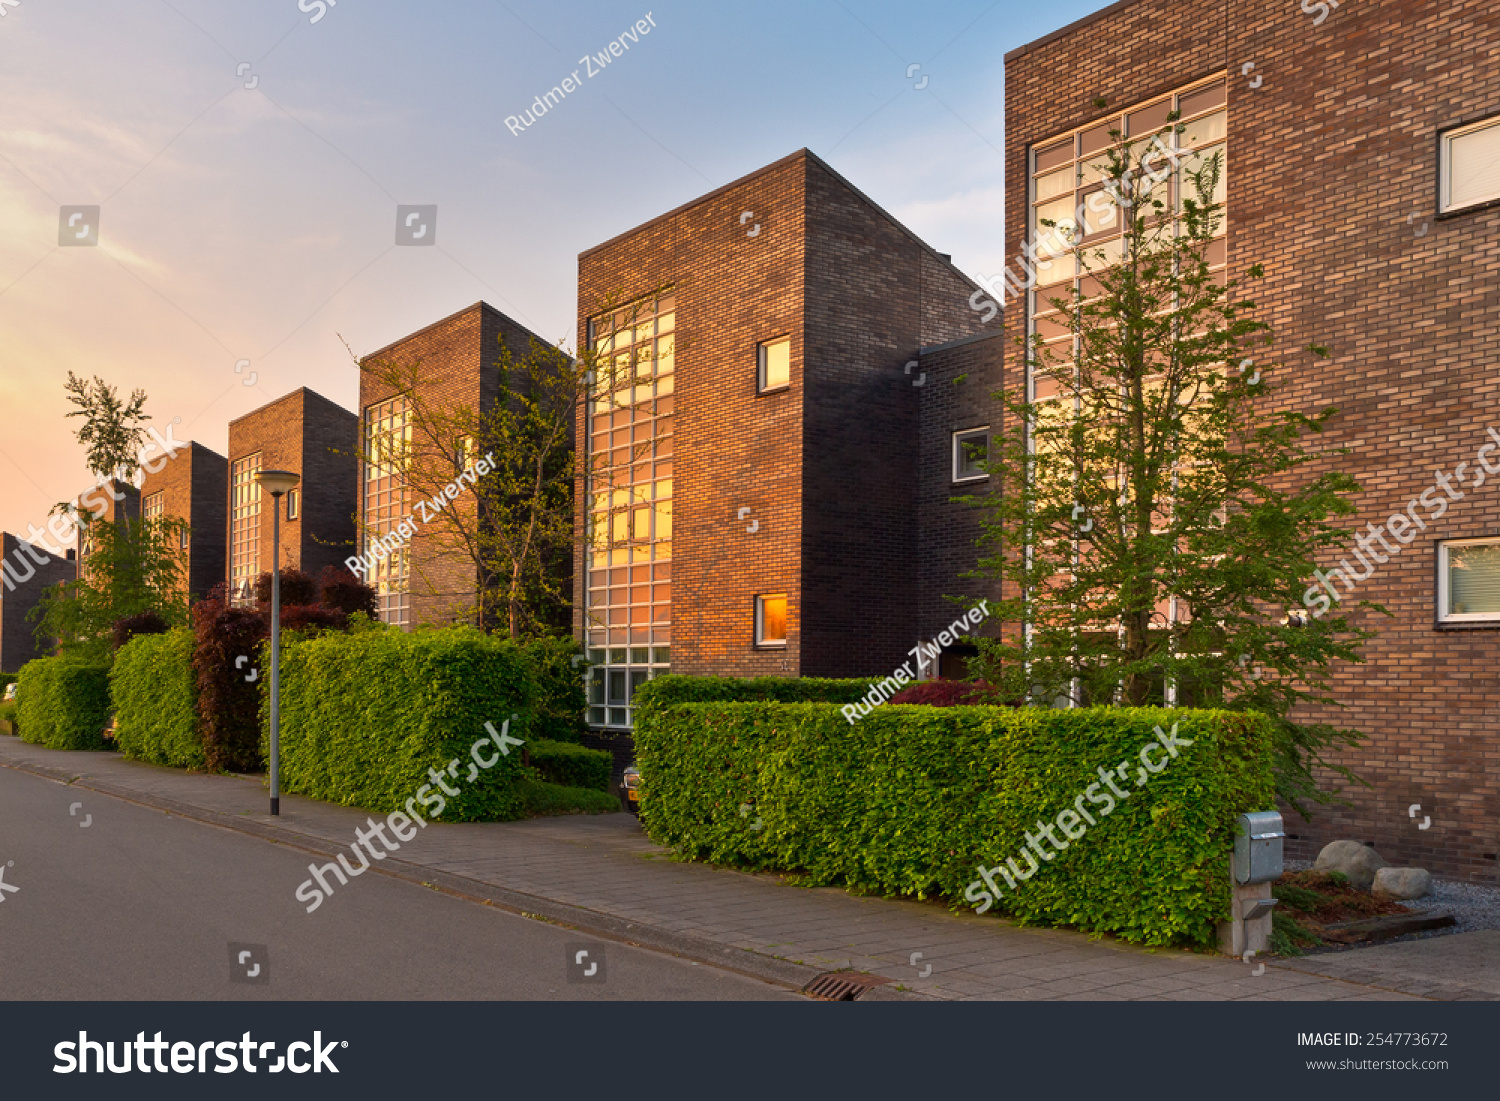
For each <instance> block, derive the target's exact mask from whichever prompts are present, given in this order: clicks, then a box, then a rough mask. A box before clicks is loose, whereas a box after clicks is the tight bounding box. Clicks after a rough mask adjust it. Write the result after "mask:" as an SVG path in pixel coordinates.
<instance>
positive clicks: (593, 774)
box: [526, 738, 614, 791]
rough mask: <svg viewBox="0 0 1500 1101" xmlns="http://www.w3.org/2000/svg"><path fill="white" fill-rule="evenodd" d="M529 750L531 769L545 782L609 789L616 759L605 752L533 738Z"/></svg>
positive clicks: (596, 789) (569, 743)
mask: <svg viewBox="0 0 1500 1101" xmlns="http://www.w3.org/2000/svg"><path fill="white" fill-rule="evenodd" d="M526 750H527V752H528V753H529V754H530V759H531V767H532V768H534V769H536V771H537V773H538V774H539V775H540V776H541V778H542V779H543V780H550V781H551V782H552V783H554V784H562V785H563V786H564V787H573V788H590V789H592V790H594V791H608V790H609V774H610V771H611V769H612V768H613V766H614V760H613V758H611V757H610V755H609V754H608V753H605V752H604V751H603V750H602V749H589V748H587V747H585V746H581V745H573V744H572V743H571V742H554V741H549V740H547V739H545V738H532V739H531V740H529V741H528V742H527V743H526Z"/></svg>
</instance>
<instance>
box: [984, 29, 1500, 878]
mask: <svg viewBox="0 0 1500 1101" xmlns="http://www.w3.org/2000/svg"><path fill="white" fill-rule="evenodd" d="M1248 62H1253V64H1254V69H1253V72H1252V74H1251V75H1249V76H1246V75H1242V73H1241V69H1242V66H1243V65H1244V64H1246V63H1248ZM1218 72H1225V73H1227V74H1228V87H1229V124H1228V125H1229V146H1228V148H1229V154H1228V165H1227V178H1228V196H1229V197H1228V204H1227V205H1228V219H1229V264H1230V269H1231V271H1232V272H1234V273H1242V272H1243V271H1244V270H1245V269H1246V268H1247V267H1249V266H1250V265H1251V264H1254V263H1260V264H1263V265H1265V270H1266V277H1265V279H1264V280H1262V281H1261V282H1260V284H1259V285H1258V286H1257V287H1256V288H1255V291H1254V298H1255V299H1256V301H1257V302H1258V303H1259V306H1260V309H1259V311H1258V312H1259V314H1260V315H1261V316H1262V318H1263V319H1264V320H1267V321H1269V322H1271V323H1272V324H1273V325H1274V327H1275V330H1276V333H1277V351H1278V353H1279V358H1280V359H1281V360H1282V361H1283V362H1284V363H1285V365H1286V366H1285V368H1284V369H1283V370H1282V371H1281V372H1280V375H1281V378H1280V381H1284V382H1285V383H1286V387H1285V389H1282V390H1281V391H1279V392H1278V393H1277V394H1276V396H1275V398H1274V401H1275V402H1276V403H1277V404H1278V405H1279V406H1280V407H1284V408H1290V409H1298V410H1302V411H1305V412H1313V411H1316V410H1319V409H1322V408H1324V407H1326V406H1337V407H1338V408H1339V410H1340V412H1339V415H1338V416H1337V418H1336V419H1335V420H1334V421H1333V422H1332V424H1331V426H1330V429H1329V431H1328V432H1326V433H1325V439H1324V440H1323V441H1322V442H1321V443H1320V444H1319V446H1320V447H1326V448H1328V449H1330V450H1331V449H1333V448H1336V447H1348V448H1350V449H1351V451H1350V453H1349V454H1347V455H1343V456H1338V457H1334V458H1331V459H1330V460H1329V461H1328V463H1327V465H1326V466H1324V467H1323V469H1333V468H1341V469H1343V470H1346V471H1348V472H1349V473H1350V474H1352V475H1353V476H1354V477H1355V478H1356V479H1357V480H1358V481H1359V483H1360V484H1361V486H1362V487H1363V491H1362V492H1361V493H1360V494H1359V496H1358V497H1357V499H1356V502H1355V503H1356V504H1357V506H1358V515H1357V517H1356V518H1354V520H1353V521H1352V522H1351V523H1350V525H1349V526H1351V527H1353V528H1355V529H1356V530H1357V531H1363V530H1364V527H1365V524H1366V523H1367V522H1373V523H1376V524H1379V523H1381V522H1383V521H1384V519H1385V518H1386V517H1388V516H1390V515H1391V514H1392V513H1394V512H1396V511H1399V510H1402V509H1404V508H1405V507H1406V505H1407V502H1408V501H1410V500H1412V499H1413V498H1416V497H1418V496H1419V495H1421V494H1422V493H1424V492H1425V491H1427V490H1428V489H1429V488H1431V487H1432V486H1433V485H1434V484H1435V474H1436V473H1437V472H1439V471H1442V472H1448V471H1452V470H1454V469H1455V468H1456V467H1457V465H1458V464H1459V463H1461V462H1465V461H1467V462H1469V463H1470V464H1471V465H1472V464H1473V463H1474V462H1475V455H1476V452H1477V450H1478V448H1479V447H1480V446H1481V445H1482V444H1483V443H1484V442H1485V440H1486V429H1487V428H1488V427H1492V426H1495V427H1500V375H1497V374H1496V372H1495V367H1494V364H1495V361H1496V359H1497V353H1500V325H1497V324H1496V322H1497V319H1500V279H1497V278H1496V275H1497V272H1500V209H1497V208H1496V207H1495V206H1494V205H1493V204H1492V205H1490V206H1489V207H1487V208H1478V209H1474V210H1470V211H1467V212H1461V213H1458V214H1455V215H1452V216H1439V215H1438V214H1437V213H1436V210H1437V187H1438V180H1437V147H1438V138H1437V134H1438V131H1439V130H1440V129H1444V128H1447V127H1451V126H1454V125H1459V124H1463V123H1468V122H1472V121H1475V120H1477V119H1480V118H1483V117H1485V116H1487V115H1491V114H1493V113H1495V111H1496V110H1497V108H1500V4H1497V3H1496V2H1495V0H1453V2H1451V3H1445V4H1417V3H1412V2H1401V0H1370V2H1366V3H1359V4H1345V5H1343V6H1342V7H1339V8H1337V9H1336V10H1333V11H1332V12H1331V14H1330V15H1329V17H1328V19H1327V20H1326V22H1324V23H1322V24H1321V25H1315V24H1314V22H1313V14H1312V13H1308V12H1306V11H1304V10H1301V9H1299V7H1298V6H1297V5H1296V4H1294V3H1284V2H1280V0H1277V2H1271V0H1228V2H1226V0H1133V2H1129V3H1124V4H1116V5H1114V6H1112V7H1110V8H1107V9H1105V10H1104V11H1102V12H1100V13H1098V14H1096V15H1095V16H1092V17H1090V18H1089V19H1087V20H1084V21H1082V22H1080V23H1078V24H1075V25H1074V26H1073V27H1069V28H1065V29H1064V30H1062V31H1060V32H1058V33H1057V34H1055V35H1052V36H1049V38H1047V39H1043V40H1041V41H1040V42H1037V43H1033V44H1031V45H1030V46H1027V47H1023V48H1022V49H1020V50H1017V51H1015V52H1013V53H1012V54H1010V55H1009V56H1008V57H1007V58H1006V74H1005V76H1006V88H1005V102H1006V198H1005V208H1006V223H1007V225H1006V238H1007V255H1011V256H1013V255H1015V254H1016V252H1017V250H1018V247H1019V245H1020V243H1021V241H1022V240H1023V239H1024V237H1025V233H1026V225H1025V220H1024V219H1025V211H1026V203H1027V162H1026V157H1027V150H1028V147H1030V146H1031V145H1032V144H1033V143H1037V142H1041V141H1045V140H1046V139H1048V138H1050V137H1052V136H1054V135H1056V134H1058V133H1061V132H1063V131H1066V130H1069V129H1071V128H1073V127H1075V126H1081V125H1085V124H1087V123H1089V122H1091V121H1092V120H1094V119H1095V118H1098V117H1099V116H1100V115H1101V114H1102V113H1103V112H1101V111H1099V110H1098V109H1096V108H1095V107H1094V106H1093V105H1092V101H1093V100H1094V99H1095V97H1099V96H1104V97H1107V98H1108V100H1109V105H1110V107H1111V108H1112V109H1113V108H1118V107H1122V106H1123V107H1128V106H1129V105H1131V104H1132V103H1136V102H1140V101H1142V100H1144V99H1147V98H1149V97H1151V96H1153V95H1155V94H1158V93H1161V92H1165V91H1168V90H1171V89H1173V88H1176V87H1180V86H1182V85H1184V84H1187V83H1189V82H1191V81H1193V80H1196V79H1198V78H1202V77H1207V76H1210V75H1212V74H1215V73H1218ZM1257 79H1258V85H1257V86H1252V84H1254V83H1256V81H1257ZM1009 313H1010V315H1011V316H1010V317H1009V319H1008V321H1007V327H1008V328H1009V329H1010V331H1011V335H1012V336H1015V335H1017V334H1018V333H1019V332H1021V331H1022V329H1021V326H1022V325H1023V323H1024V318H1023V316H1022V315H1023V313H1024V311H1023V310H1020V309H1015V310H1012V311H1009ZM1313 342H1317V343H1321V344H1326V345H1328V346H1329V347H1330V348H1331V350H1332V358H1331V359H1329V360H1316V359H1313V358H1311V357H1309V356H1308V355H1307V354H1305V353H1304V352H1302V351H1300V349H1303V348H1305V347H1306V345H1308V344H1309V343H1313ZM1496 488H1497V487H1496V486H1495V485H1494V479H1491V482H1490V484H1489V485H1487V486H1485V487H1483V488H1479V487H1473V486H1472V482H1471V489H1470V491H1468V492H1466V494H1465V498H1464V499H1463V500H1461V501H1454V502H1453V503H1452V507H1451V508H1449V509H1448V511H1447V513H1446V514H1445V515H1444V516H1442V517H1441V518H1440V519H1429V520H1428V522H1427V529H1426V530H1425V531H1422V532H1420V533H1419V537H1418V538H1417V540H1416V541H1415V542H1413V543H1412V544H1411V545H1409V546H1407V547H1406V548H1405V550H1404V553H1402V554H1400V555H1399V557H1395V556H1392V557H1391V558H1390V561H1389V562H1387V563H1385V564H1382V565H1379V566H1378V567H1377V569H1376V572H1375V573H1374V575H1373V576H1371V577H1370V578H1369V579H1368V580H1366V581H1364V582H1363V583H1361V584H1360V585H1359V587H1358V589H1357V591H1356V592H1355V594H1353V595H1352V596H1351V597H1349V598H1347V599H1348V603H1349V605H1350V610H1351V612H1352V618H1353V620H1354V622H1356V623H1358V624H1360V625H1363V626H1368V627H1371V628H1374V629H1375V630H1377V631H1379V637H1378V638H1377V639H1376V640H1374V641H1373V642H1372V643H1371V644H1369V645H1368V646H1367V647H1366V650H1365V654H1366V656H1367V659H1368V660H1367V663H1366V664H1364V665H1362V666H1353V667H1349V668H1345V669H1342V670H1341V671H1340V672H1339V674H1338V676H1337V679H1336V682H1335V684H1334V687H1333V691H1332V693H1331V694H1332V695H1333V696H1334V697H1335V698H1337V699H1339V700H1340V701H1341V702H1343V703H1344V704H1345V705H1346V707H1345V708H1344V709H1342V710H1337V711H1335V710H1326V711H1309V712H1308V713H1307V714H1306V716H1305V717H1306V718H1309V719H1322V720H1326V721H1329V722H1333V723H1336V724H1338V725H1340V726H1347V727H1352V728H1355V729H1359V730H1362V731H1364V732H1365V733H1366V734H1368V735H1369V736H1370V741H1369V743H1368V744H1367V745H1366V746H1365V747H1363V748H1361V749H1359V750H1355V751H1352V752H1348V753H1345V754H1343V755H1342V757H1341V760H1342V761H1343V762H1344V763H1346V764H1348V765H1349V766H1351V767H1352V768H1353V769H1354V770H1355V771H1356V772H1357V773H1358V774H1359V775H1361V776H1362V777H1364V778H1365V779H1367V780H1368V781H1369V782H1370V783H1371V784H1373V790H1364V789H1354V790H1353V791H1351V792H1350V793H1349V794H1350V795H1351V797H1352V799H1353V802H1354V807H1353V809H1352V810H1348V811H1343V810H1338V811H1333V812H1321V813H1319V814H1318V815H1317V819H1316V821H1315V822H1314V823H1313V824H1312V825H1306V824H1304V823H1302V821H1301V820H1300V819H1299V818H1296V817H1289V819H1288V821H1289V829H1290V831H1291V832H1292V833H1293V834H1295V835H1298V837H1297V840H1296V841H1295V842H1294V843H1293V844H1292V846H1291V849H1290V852H1291V855H1295V856H1308V855H1310V854H1312V853H1314V852H1316V850H1317V848H1318V847H1319V846H1320V845H1321V844H1323V843H1325V842H1326V841H1328V840H1330V839H1332V838H1337V837H1349V838H1355V839H1358V840H1363V841H1372V842H1374V843H1375V844H1376V845H1377V847H1379V849H1380V850H1381V852H1382V853H1383V854H1384V855H1385V856H1386V857H1387V858H1388V859H1390V860H1392V861H1394V862H1397V863H1402V864H1406V863H1410V864H1421V865H1423V866H1426V867H1429V868H1432V869H1434V870H1438V871H1442V872H1446V873H1449V874H1457V875H1462V876H1466V877H1471V878H1477V879H1489V880H1494V879H1495V878H1497V872H1500V864H1497V860H1496V855H1497V853H1500V753H1497V750H1496V746H1497V740H1500V629H1497V628H1496V627H1493V626H1492V627H1484V628H1478V629H1474V628H1471V629H1467V630H1444V629H1440V628H1438V627H1436V626H1435V622H1436V607H1435V605H1436V592H1435V576H1436V541H1437V540H1440V539H1450V538H1461V537H1480V536H1495V535H1497V534H1500V493H1497V492H1496ZM1351 552H1352V548H1351ZM1350 556H1351V557H1352V553H1351V555H1350ZM1332 564H1334V563H1332V562H1329V563H1324V568H1325V569H1326V568H1327V567H1328V566H1330V565H1332ZM1310 580H1311V579H1310ZM1360 599H1366V600H1372V601H1376V602H1379V603H1381V604H1383V605H1385V607H1386V608H1388V609H1390V611H1391V612H1392V613H1393V617H1391V618H1387V617H1384V616H1379V615H1376V614H1373V613H1366V612H1361V611H1358V610H1354V609H1353V608H1352V603H1353V602H1354V601H1356V600H1360ZM1412 804H1421V808H1422V809H1421V811H1420V812H1419V814H1418V820H1420V818H1421V817H1423V816H1429V815H1430V816H1431V819H1432V824H1431V828H1430V829H1428V830H1425V831H1419V829H1418V827H1417V821H1414V820H1413V819H1412V818H1410V817H1409V816H1408V808H1409V807H1410V806H1411V805H1412Z"/></svg>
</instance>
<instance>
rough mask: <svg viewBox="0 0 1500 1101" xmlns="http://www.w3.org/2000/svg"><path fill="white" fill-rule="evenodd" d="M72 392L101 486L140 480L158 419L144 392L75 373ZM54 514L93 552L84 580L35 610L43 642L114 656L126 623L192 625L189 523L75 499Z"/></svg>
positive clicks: (56, 591) (56, 590) (54, 592)
mask: <svg viewBox="0 0 1500 1101" xmlns="http://www.w3.org/2000/svg"><path fill="white" fill-rule="evenodd" d="M65 389H66V392H67V395H68V400H69V402H71V403H72V404H73V405H74V406H75V407H76V408H74V409H73V411H72V412H70V413H68V416H69V417H81V418H83V423H82V425H81V426H80V427H79V428H78V430H77V432H76V433H75V435H76V437H77V439H78V442H79V443H81V444H82V445H83V446H84V448H85V454H86V458H87V462H88V467H89V471H90V473H92V474H93V475H94V476H95V478H96V479H97V480H98V482H99V484H100V485H103V484H105V483H106V482H108V481H110V480H113V479H118V480H125V481H129V480H134V478H135V475H136V474H137V473H138V467H137V463H138V461H139V456H140V454H141V452H142V448H143V445H144V444H145V439H146V429H145V427H144V425H145V422H146V421H148V420H150V416H149V415H148V414H147V413H146V412H145V404H146V395H145V393H144V391H141V390H136V391H134V392H133V393H132V394H131V395H130V397H129V398H128V399H126V398H122V397H121V396H120V395H119V393H118V391H117V390H116V389H115V388H114V387H113V386H110V385H108V384H107V383H105V382H104V380H103V379H100V378H98V377H95V378H94V379H93V380H92V381H86V380H84V379H82V378H79V377H78V376H77V375H74V374H73V373H72V372H71V371H70V372H68V381H67V384H66V386H65ZM53 511H54V512H61V513H63V514H65V515H67V516H68V517H69V519H71V520H72V521H73V522H74V523H75V524H76V525H77V526H78V528H79V531H80V532H81V534H82V536H83V539H82V542H83V545H84V547H85V548H86V553H85V561H84V562H83V563H81V568H80V570H79V577H78V579H77V580H76V581H70V582H67V583H65V584H62V585H56V586H53V587H51V588H49V589H48V590H46V592H45V593H44V594H43V596H42V598H41V600H40V601H39V602H38V604H37V606H36V607H35V608H33V609H32V611H31V613H30V619H31V620H32V622H33V623H35V624H36V627H35V632H36V637H37V640H38V643H39V644H40V645H42V646H44V647H46V646H49V645H53V644H55V645H56V647H57V649H58V652H60V653H69V654H78V655H80V656H85V657H91V658H99V659H106V658H107V657H108V654H109V652H110V649H111V646H112V641H113V631H114V624H115V623H116V622H117V621H119V620H122V619H127V618H130V617H135V616H144V615H156V616H159V617H160V618H161V619H162V620H163V621H165V622H166V623H167V624H169V625H171V626H180V625H185V624H186V623H187V606H188V600H187V595H186V586H185V584H184V578H185V576H186V568H187V554H186V552H185V551H184V550H183V549H182V546H183V542H184V540H183V539H182V535H183V533H184V532H185V531H186V530H187V525H186V524H185V523H184V522H183V521H182V520H179V519H176V518H173V517H157V518H154V519H146V518H144V517H134V516H120V517H117V518H115V519H113V520H110V519H106V518H105V517H104V516H103V514H102V510H99V511H90V510H88V509H79V508H78V507H77V504H75V503H62V504H58V505H56V506H55V507H54V509H53Z"/></svg>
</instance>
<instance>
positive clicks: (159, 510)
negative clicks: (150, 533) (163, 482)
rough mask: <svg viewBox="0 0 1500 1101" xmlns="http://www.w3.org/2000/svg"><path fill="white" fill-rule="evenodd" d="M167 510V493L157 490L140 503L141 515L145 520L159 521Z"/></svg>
mask: <svg viewBox="0 0 1500 1101" xmlns="http://www.w3.org/2000/svg"><path fill="white" fill-rule="evenodd" d="M166 510H167V491H166V490H159V491H158V492H156V493H153V494H151V496H149V497H147V498H146V499H145V500H144V501H142V502H141V515H142V516H143V517H145V518H146V519H147V520H160V519H161V518H162V516H164V515H165V514H166Z"/></svg>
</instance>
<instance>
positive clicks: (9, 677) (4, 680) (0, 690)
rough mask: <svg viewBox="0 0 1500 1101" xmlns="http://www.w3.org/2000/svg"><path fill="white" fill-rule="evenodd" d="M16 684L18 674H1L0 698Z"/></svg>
mask: <svg viewBox="0 0 1500 1101" xmlns="http://www.w3.org/2000/svg"><path fill="white" fill-rule="evenodd" d="M15 682H16V674H14V673H0V696H3V695H4V694H5V689H6V688H7V687H9V686H10V685H12V684H14V683H15Z"/></svg>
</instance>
